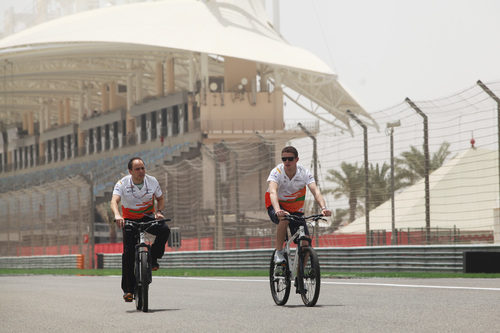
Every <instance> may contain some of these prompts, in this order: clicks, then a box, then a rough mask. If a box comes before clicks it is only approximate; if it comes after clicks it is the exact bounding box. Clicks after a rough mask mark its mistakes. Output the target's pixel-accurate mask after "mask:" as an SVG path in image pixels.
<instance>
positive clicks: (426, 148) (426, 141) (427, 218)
mask: <svg viewBox="0 0 500 333" xmlns="http://www.w3.org/2000/svg"><path fill="white" fill-rule="evenodd" d="M405 101H406V103H408V104H409V105H410V106H411V108H412V109H414V110H415V111H417V113H418V114H419V115H420V116H421V117H422V118H423V119H424V159H425V160H424V176H425V228H426V230H425V240H426V243H427V244H429V242H430V232H431V212H430V207H431V205H430V189H429V188H430V185H429V129H428V122H427V115H426V114H425V113H423V112H422V110H420V109H419V108H418V106H417V105H415V103H413V102H412V101H411V100H410V99H409V98H408V97H406V99H405Z"/></svg>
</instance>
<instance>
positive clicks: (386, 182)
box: [369, 162, 399, 210]
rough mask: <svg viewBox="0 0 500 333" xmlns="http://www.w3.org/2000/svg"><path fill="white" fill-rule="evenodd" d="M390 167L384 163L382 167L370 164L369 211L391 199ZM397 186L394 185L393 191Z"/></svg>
mask: <svg viewBox="0 0 500 333" xmlns="http://www.w3.org/2000/svg"><path fill="white" fill-rule="evenodd" d="M390 171H391V166H390V165H389V164H387V163H385V162H384V164H382V166H379V164H378V163H377V164H376V165H375V166H374V165H373V164H370V180H369V181H370V188H369V191H370V194H369V195H370V210H372V209H374V208H376V207H378V206H380V205H381V204H383V203H384V202H386V201H387V200H389V199H390V197H391V179H390V177H391V175H390ZM398 186H399V184H398V185H396V186H395V189H396V188H397V187H398Z"/></svg>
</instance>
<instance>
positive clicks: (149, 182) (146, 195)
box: [111, 157, 170, 302]
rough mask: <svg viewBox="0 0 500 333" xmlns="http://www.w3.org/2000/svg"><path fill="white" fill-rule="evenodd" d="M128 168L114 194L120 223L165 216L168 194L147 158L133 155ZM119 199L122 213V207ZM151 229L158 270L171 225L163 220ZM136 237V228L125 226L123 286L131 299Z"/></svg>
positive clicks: (152, 246) (120, 224)
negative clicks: (149, 172) (148, 167)
mask: <svg viewBox="0 0 500 333" xmlns="http://www.w3.org/2000/svg"><path fill="white" fill-rule="evenodd" d="M128 172H129V175H127V176H125V177H123V178H122V179H120V180H119V181H118V182H117V183H116V185H115V188H114V189H113V197H112V198H111V210H112V211H113V214H114V215H115V222H116V224H117V225H118V227H119V228H123V226H124V223H125V221H124V220H125V219H127V220H133V221H138V222H146V221H151V220H154V219H164V218H165V217H164V216H163V212H162V209H163V208H164V207H165V198H164V196H163V193H162V191H161V188H160V184H159V183H158V181H157V180H156V178H155V177H153V176H150V175H147V174H146V167H145V166H144V161H143V160H142V159H141V158H140V157H134V158H132V159H130V161H129V162H128ZM155 200H156V203H157V204H156V207H155ZM120 202H121V204H122V213H123V216H122V214H121V213H120V209H119V204H120ZM148 233H150V234H153V235H155V236H156V238H155V240H154V242H153V245H151V257H152V266H151V267H152V270H153V271H156V270H158V269H159V268H160V265H158V259H159V258H161V257H163V254H164V253H165V244H166V243H167V240H168V237H169V236H170V229H169V227H168V226H167V224H161V225H157V226H154V227H152V228H150V229H149V230H148ZM136 237H137V233H136V232H134V231H133V230H127V228H123V254H122V289H123V293H124V294H123V299H124V300H125V302H132V300H133V298H134V289H135V275H134V262H135V258H134V257H135V239H136Z"/></svg>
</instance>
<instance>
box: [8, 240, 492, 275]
mask: <svg viewBox="0 0 500 333" xmlns="http://www.w3.org/2000/svg"><path fill="white" fill-rule="evenodd" d="M272 251H273V250H272V249H257V250H234V251H184V252H167V253H165V255H164V256H163V258H162V259H160V260H159V263H160V265H161V267H162V268H166V269H168V268H219V269H256V270H262V269H263V270H266V269H268V268H269V260H270V258H271V254H272ZM316 251H317V252H318V256H319V260H320V263H321V269H322V270H323V271H330V272H455V273H459V272H465V271H466V254H470V253H476V254H480V253H481V254H484V253H488V254H495V255H500V245H428V246H380V247H378V246H377V247H351V248H317V249H316ZM121 261H122V255H121V254H119V253H112V254H110V253H98V254H97V268H115V269H119V268H121ZM491 265H493V266H495V265H496V267H497V268H498V263H491ZM81 267H83V256H82V255H65V256H32V257H0V268H81Z"/></svg>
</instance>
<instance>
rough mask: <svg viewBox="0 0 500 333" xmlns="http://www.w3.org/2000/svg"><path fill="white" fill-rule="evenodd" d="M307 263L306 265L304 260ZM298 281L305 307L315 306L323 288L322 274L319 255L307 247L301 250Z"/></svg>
mask: <svg viewBox="0 0 500 333" xmlns="http://www.w3.org/2000/svg"><path fill="white" fill-rule="evenodd" d="M306 256H307V262H306V263H305V264H304V258H306ZM297 280H298V287H299V292H300V296H301V297H302V302H304V304H305V306H314V305H316V302H317V301H318V298H319V291H320V288H321V272H320V266H319V260H318V255H317V254H316V251H314V249H313V248H311V247H309V246H307V247H303V248H302V249H301V253H300V255H299V269H298V272H297Z"/></svg>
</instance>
